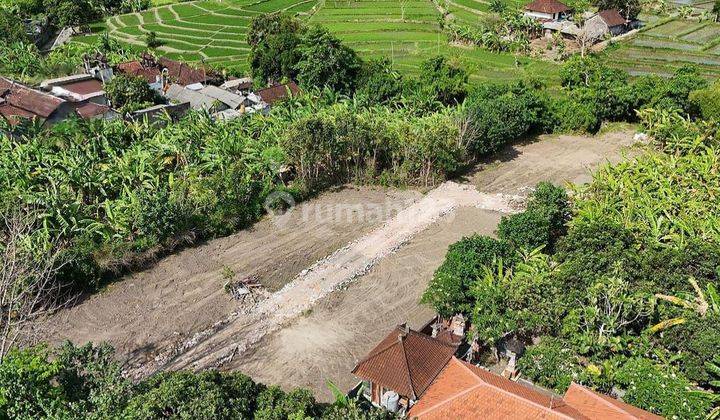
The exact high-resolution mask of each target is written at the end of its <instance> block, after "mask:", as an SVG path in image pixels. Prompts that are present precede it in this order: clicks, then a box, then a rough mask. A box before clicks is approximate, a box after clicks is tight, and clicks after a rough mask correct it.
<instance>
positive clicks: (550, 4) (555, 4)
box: [525, 0, 570, 13]
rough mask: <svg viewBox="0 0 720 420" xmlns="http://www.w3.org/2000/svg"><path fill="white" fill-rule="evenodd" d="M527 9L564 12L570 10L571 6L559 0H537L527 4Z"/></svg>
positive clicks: (542, 11) (541, 11)
mask: <svg viewBox="0 0 720 420" xmlns="http://www.w3.org/2000/svg"><path fill="white" fill-rule="evenodd" d="M525 10H529V11H531V12H540V13H562V12H567V11H569V10H570V8H569V7H568V6H567V5H565V4H563V3H561V2H559V1H557V0H535V1H533V2H532V3H530V4H528V5H526V6H525Z"/></svg>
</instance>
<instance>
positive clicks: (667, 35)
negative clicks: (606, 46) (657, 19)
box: [607, 19, 720, 78]
mask: <svg viewBox="0 0 720 420" xmlns="http://www.w3.org/2000/svg"><path fill="white" fill-rule="evenodd" d="M607 58H608V61H609V62H610V63H612V64H614V65H616V66H618V67H621V68H623V69H625V70H627V71H629V72H630V73H631V74H633V75H640V74H647V73H654V74H661V75H669V74H672V73H673V71H674V70H675V69H677V68H678V67H680V66H682V65H684V64H694V65H696V66H697V67H698V68H699V69H700V71H701V72H702V73H703V74H704V75H705V76H707V77H709V78H713V77H717V76H719V75H720V23H714V22H709V21H706V22H697V21H690V20H681V19H674V20H670V21H666V22H665V23H661V24H660V25H657V26H652V27H650V28H648V29H647V30H641V31H640V32H639V33H638V34H637V35H636V36H634V37H632V38H631V39H628V40H624V41H622V42H620V43H619V45H617V46H615V47H613V48H612V49H611V50H610V51H608V53H607Z"/></svg>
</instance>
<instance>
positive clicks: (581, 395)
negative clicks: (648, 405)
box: [564, 383, 662, 420]
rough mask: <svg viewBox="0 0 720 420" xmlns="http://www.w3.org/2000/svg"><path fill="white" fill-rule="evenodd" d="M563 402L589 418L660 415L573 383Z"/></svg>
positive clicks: (642, 419)
mask: <svg viewBox="0 0 720 420" xmlns="http://www.w3.org/2000/svg"><path fill="white" fill-rule="evenodd" d="M564 400H565V402H567V403H568V404H569V405H570V406H572V407H573V408H575V409H576V410H578V411H580V412H582V413H583V414H585V415H586V416H588V417H589V418H591V419H607V420H621V419H622V420H633V419H637V420H656V419H657V420H659V419H662V417H660V416H657V415H655V414H652V413H649V412H647V411H645V410H641V409H639V408H637V407H633V406H632V405H630V404H626V403H624V402H622V401H620V400H617V399H615V398H612V397H609V396H607V395H602V394H599V393H597V392H594V391H592V390H590V389H588V388H585V387H584V386H582V385H578V384H576V383H573V384H571V385H570V388H568V390H567V392H566V393H565V397H564Z"/></svg>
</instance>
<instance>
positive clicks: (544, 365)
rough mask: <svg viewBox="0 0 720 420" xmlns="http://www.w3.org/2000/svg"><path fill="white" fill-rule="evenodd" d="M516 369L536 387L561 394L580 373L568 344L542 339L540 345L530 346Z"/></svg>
mask: <svg viewBox="0 0 720 420" xmlns="http://www.w3.org/2000/svg"><path fill="white" fill-rule="evenodd" d="M518 369H519V370H520V372H522V373H523V375H526V376H527V377H528V379H530V380H531V381H532V382H533V383H535V384H536V385H539V386H542V387H546V388H550V389H553V390H555V391H556V392H558V393H560V394H562V393H564V392H565V391H567V389H568V388H569V387H570V384H571V383H572V382H573V381H575V380H577V378H578V377H579V375H580V373H581V369H580V367H579V366H578V357H577V355H576V354H575V353H574V351H573V350H572V346H571V345H570V343H568V342H566V341H564V340H562V339H559V338H553V337H543V338H541V340H540V344H537V345H534V346H530V347H528V348H527V350H526V351H525V354H524V355H523V356H522V357H521V358H520V360H519V361H518Z"/></svg>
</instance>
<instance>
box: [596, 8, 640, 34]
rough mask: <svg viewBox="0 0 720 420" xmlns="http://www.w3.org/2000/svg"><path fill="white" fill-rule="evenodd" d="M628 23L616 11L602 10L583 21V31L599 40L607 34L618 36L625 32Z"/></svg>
mask: <svg viewBox="0 0 720 420" xmlns="http://www.w3.org/2000/svg"><path fill="white" fill-rule="evenodd" d="M628 23H629V21H628V20H627V19H625V18H624V17H623V16H622V15H621V14H620V12H619V11H618V10H617V9H612V10H602V11H600V12H599V13H597V14H595V15H593V16H592V17H590V18H589V19H588V20H586V21H585V30H586V31H590V33H591V34H593V35H594V37H595V38H596V39H600V38H602V37H604V36H607V35H608V34H609V35H610V36H618V35H621V34H623V33H625V32H627V29H628Z"/></svg>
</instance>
